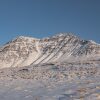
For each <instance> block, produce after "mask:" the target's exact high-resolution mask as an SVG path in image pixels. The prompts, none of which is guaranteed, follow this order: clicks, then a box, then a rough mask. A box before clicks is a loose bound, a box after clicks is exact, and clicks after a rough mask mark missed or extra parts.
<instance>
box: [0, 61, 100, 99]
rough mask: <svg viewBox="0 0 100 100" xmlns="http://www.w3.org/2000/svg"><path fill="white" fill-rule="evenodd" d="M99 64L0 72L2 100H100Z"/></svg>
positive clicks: (54, 66) (46, 66)
mask: <svg viewBox="0 0 100 100" xmlns="http://www.w3.org/2000/svg"><path fill="white" fill-rule="evenodd" d="M99 65H100V62H96V63H95V62H94V63H91V62H90V63H89V62H88V63H85V62H84V64H81V65H80V63H79V62H78V63H66V64H64V65H54V64H48V65H47V64H46V65H37V66H28V67H24V68H8V69H7V68H5V69H1V70H0V100H100V69H99Z"/></svg>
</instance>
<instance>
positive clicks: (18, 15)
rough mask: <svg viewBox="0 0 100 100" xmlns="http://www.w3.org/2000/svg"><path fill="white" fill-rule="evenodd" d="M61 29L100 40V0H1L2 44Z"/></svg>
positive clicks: (52, 33) (44, 35)
mask: <svg viewBox="0 0 100 100" xmlns="http://www.w3.org/2000/svg"><path fill="white" fill-rule="evenodd" d="M59 32H72V33H74V34H75V35H77V36H79V37H81V38H83V39H92V40H94V41H96V42H98V43H100V0H0V45H3V44H4V43H6V42H8V41H9V40H11V39H13V38H15V37H17V36H20V35H24V36H32V37H37V38H42V37H47V36H51V35H54V34H55V33H59Z"/></svg>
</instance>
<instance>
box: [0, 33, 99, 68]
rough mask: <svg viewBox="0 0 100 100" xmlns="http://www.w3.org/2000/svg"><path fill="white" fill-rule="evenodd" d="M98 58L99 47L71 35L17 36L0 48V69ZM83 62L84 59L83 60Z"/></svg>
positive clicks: (90, 41) (92, 42)
mask: <svg viewBox="0 0 100 100" xmlns="http://www.w3.org/2000/svg"><path fill="white" fill-rule="evenodd" d="M97 56H99V57H100V45H99V44H97V43H95V42H94V41H92V40H89V41H86V40H81V39H80V38H79V37H77V36H74V35H73V34H71V33H59V34H56V35H55V36H53V37H48V38H44V39H37V38H33V37H25V36H19V37H17V38H15V39H13V40H12V41H11V42H9V43H7V44H6V45H4V46H3V47H2V48H0V67H17V66H18V67H21V66H27V65H32V64H33V65H34V64H40V63H52V62H67V61H69V60H71V59H72V58H73V59H74V61H75V60H76V57H77V60H82V59H84V57H85V58H87V57H88V59H91V58H93V57H97ZM84 60H85V59H84Z"/></svg>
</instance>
